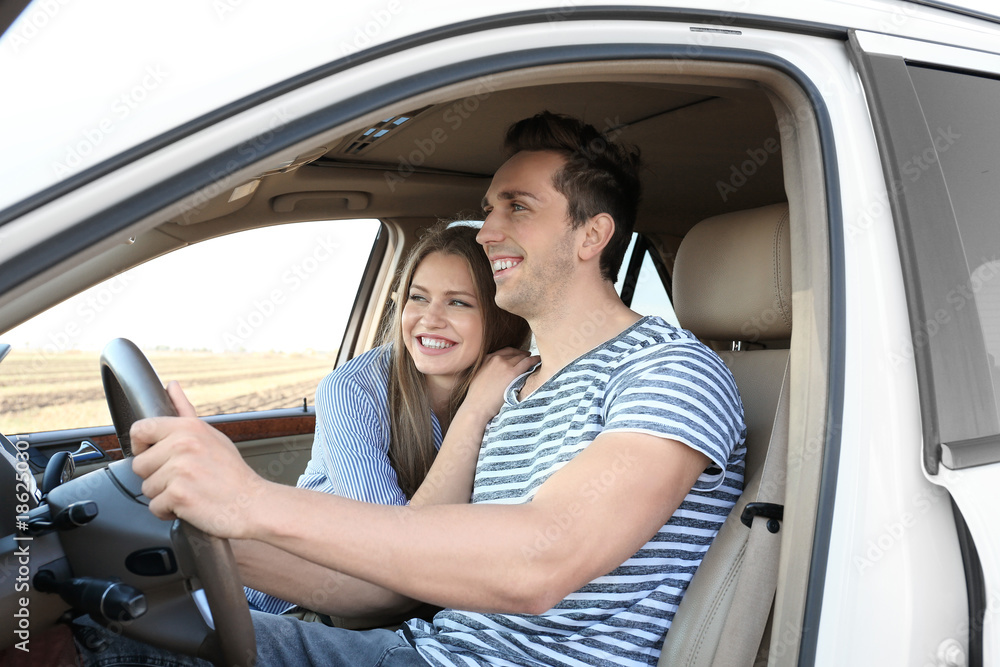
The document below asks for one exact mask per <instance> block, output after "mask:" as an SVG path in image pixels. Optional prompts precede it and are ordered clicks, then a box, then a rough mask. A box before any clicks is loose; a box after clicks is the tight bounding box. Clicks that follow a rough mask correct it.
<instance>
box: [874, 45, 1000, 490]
mask: <svg viewBox="0 0 1000 667" xmlns="http://www.w3.org/2000/svg"><path fill="white" fill-rule="evenodd" d="M861 62H862V63H863V65H864V67H865V76H866V77H867V78H868V82H869V83H868V85H870V86H871V91H872V99H873V102H874V104H875V110H876V112H877V115H876V119H877V124H876V130H877V134H878V138H879V141H880V144H881V146H882V149H883V152H884V154H885V156H886V176H887V180H888V185H889V196H890V201H891V203H892V208H893V214H894V216H893V217H894V220H895V224H896V232H897V238H898V241H899V249H900V255H901V259H902V267H903V272H904V286H905V289H906V299H907V308H908V310H909V313H910V328H911V331H910V334H911V335H910V340H909V341H906V343H905V344H901V345H900V348H899V351H898V352H897V353H896V354H894V355H893V358H892V359H890V360H889V362H890V364H891V365H892V366H893V367H895V366H898V365H900V364H901V363H905V362H908V361H909V360H911V359H912V361H913V363H914V365H915V367H916V371H917V381H918V386H919V390H920V403H921V419H922V421H923V431H924V463H925V466H926V468H927V470H928V471H929V472H930V473H931V474H937V471H938V466H939V465H944V466H945V467H948V468H951V469H962V468H968V467H972V466H977V465H983V464H986V463H992V462H996V461H1000V446H998V443H1000V437H998V436H1000V383H998V379H1000V368H998V366H997V360H998V356H997V355H998V353H1000V280H998V279H997V276H998V275H1000V226H998V221H997V213H996V212H997V211H998V210H1000V182H998V181H997V173H998V172H997V168H996V166H997V161H998V159H1000V133H998V132H997V129H996V128H997V125H996V118H997V114H998V113H1000V80H998V79H996V78H990V77H989V76H983V75H975V74H971V73H968V72H962V71H956V70H949V69H944V68H941V67H931V66H927V65H923V64H919V63H915V62H908V61H906V60H904V59H902V58H899V57H896V56H886V55H877V54H870V55H865V56H864V57H863V58H862V60H861ZM956 100H961V103H960V104H956V102H955V101H956Z"/></svg>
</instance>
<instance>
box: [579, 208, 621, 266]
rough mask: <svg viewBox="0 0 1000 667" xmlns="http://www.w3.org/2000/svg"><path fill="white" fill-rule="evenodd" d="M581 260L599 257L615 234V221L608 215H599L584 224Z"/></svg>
mask: <svg viewBox="0 0 1000 667" xmlns="http://www.w3.org/2000/svg"><path fill="white" fill-rule="evenodd" d="M584 227H585V232H584V236H583V243H582V244H581V245H580V259H582V260H584V261H587V260H589V259H593V258H594V257H599V256H600V254H601V252H603V251H604V248H605V246H607V245H608V243H609V242H610V241H611V237H612V236H613V235H614V233H615V220H614V218H612V217H611V216H610V215H609V214H607V213H598V214H597V215H595V216H594V217H592V218H591V219H590V220H587V222H586V223H584Z"/></svg>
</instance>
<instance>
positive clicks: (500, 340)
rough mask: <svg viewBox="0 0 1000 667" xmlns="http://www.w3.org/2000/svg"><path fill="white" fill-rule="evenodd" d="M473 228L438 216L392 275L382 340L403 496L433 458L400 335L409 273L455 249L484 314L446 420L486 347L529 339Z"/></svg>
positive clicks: (418, 383) (417, 377)
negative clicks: (505, 306) (499, 296)
mask: <svg viewBox="0 0 1000 667" xmlns="http://www.w3.org/2000/svg"><path fill="white" fill-rule="evenodd" d="M477 232H478V230H477V229H476V228H474V227H470V226H468V225H460V224H451V225H450V226H449V223H447V222H441V223H438V224H437V225H435V226H433V227H431V228H430V229H429V230H428V231H427V232H426V233H425V234H424V235H423V236H421V237H420V239H419V240H418V241H417V243H416V245H415V246H414V247H413V249H412V250H411V251H410V254H409V256H408V257H407V259H406V263H405V264H404V265H403V268H402V270H401V271H400V273H399V276H398V278H397V281H396V299H395V305H394V307H393V310H392V312H391V314H390V317H389V318H387V322H388V331H387V332H386V336H385V337H384V339H385V340H388V341H390V342H391V343H392V353H391V358H390V362H389V461H390V462H391V463H392V467H393V468H394V469H395V470H396V476H397V478H398V481H399V487H400V488H401V489H402V490H403V493H405V494H406V497H407V498H410V497H412V496H413V494H414V492H416V490H417V488H418V487H419V486H420V484H421V482H423V481H424V477H426V476H427V471H428V470H429V469H430V467H431V463H433V461H434V457H435V455H436V454H437V449H436V448H435V446H434V437H433V430H432V425H431V403H430V399H429V398H428V396H427V388H426V385H425V383H424V376H423V374H422V373H421V372H420V371H418V370H417V367H416V366H415V365H414V363H413V359H412V358H411V357H410V354H409V352H408V351H407V348H406V344H405V342H404V340H403V327H402V313H403V306H404V305H405V304H406V299H407V296H408V294H409V291H410V285H411V283H412V282H413V274H414V273H415V272H416V270H417V267H418V266H419V265H420V263H421V262H422V261H423V260H424V258H426V257H427V256H428V255H430V254H431V253H435V252H440V253H444V254H447V255H455V256H458V257H461V258H463V259H464V260H465V262H466V264H467V265H468V267H469V273H470V274H471V276H472V285H473V288H474V290H475V292H476V300H477V302H478V303H479V309H480V312H481V313H482V319H483V346H482V348H481V349H480V350H479V354H478V355H477V357H476V360H475V362H474V363H473V364H472V366H470V367H469V368H468V370H466V371H465V372H464V373H463V374H462V376H461V379H460V380H459V382H458V384H457V385H456V386H455V389H454V391H453V392H452V394H451V400H450V401H449V405H448V414H447V418H446V420H444V423H445V424H450V423H451V419H452V417H454V416H455V412H456V411H457V410H458V407H459V406H460V405H461V403H462V401H463V400H464V399H465V394H466V392H468V390H469V384H470V383H471V382H472V378H473V377H474V376H475V374H476V371H478V370H479V368H480V366H482V363H483V360H484V359H485V358H486V355H487V354H489V353H490V352H494V351H496V350H499V349H501V348H504V347H522V346H524V345H525V344H526V343H527V341H528V336H529V333H530V330H529V328H528V323H527V322H525V321H524V319H522V318H520V317H518V316H517V315H512V314H511V313H508V312H507V311H505V310H502V309H500V308H499V307H498V306H497V305H496V301H495V296H496V285H495V283H494V282H493V270H492V269H491V267H490V263H489V259H487V257H486V253H485V252H484V251H483V248H482V246H480V245H479V244H478V243H477V242H476V233H477Z"/></svg>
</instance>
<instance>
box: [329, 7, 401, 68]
mask: <svg viewBox="0 0 1000 667" xmlns="http://www.w3.org/2000/svg"><path fill="white" fill-rule="evenodd" d="M402 9H403V6H402V4H401V3H400V2H399V0H389V2H387V3H386V5H385V7H383V8H381V9H373V10H372V11H371V12H370V13H369V14H368V18H367V20H366V21H365V22H364V23H362V24H361V25H357V26H354V38H353V39H352V40H351V41H350V42H349V43H348V42H344V43H342V44H341V45H340V53H341V55H345V56H350V55H354V54H355V53H357V52H358V51H361V50H362V49H366V48H368V47H369V46H371V45H372V44H374V43H375V38H376V37H378V36H379V35H380V34H381V33H382V31H383V30H385V29H386V28H387V27H388V26H389V24H390V23H392V20H393V19H394V18H395V17H396V15H397V14H399V12H400V11H402Z"/></svg>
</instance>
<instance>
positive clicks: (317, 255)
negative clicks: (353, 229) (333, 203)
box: [222, 235, 340, 352]
mask: <svg viewBox="0 0 1000 667" xmlns="http://www.w3.org/2000/svg"><path fill="white" fill-rule="evenodd" d="M339 250H340V243H339V242H338V241H335V240H333V238H332V237H331V236H330V235H327V236H326V237H325V238H324V237H317V238H316V243H315V245H314V246H313V248H312V250H310V251H309V252H307V253H306V254H305V255H304V256H302V257H300V258H299V259H297V260H296V261H295V262H293V263H292V264H291V266H289V267H288V268H287V269H286V270H285V271H284V272H282V274H281V284H282V286H281V287H275V288H273V289H272V290H271V291H270V292H268V293H267V294H265V295H263V296H262V297H259V298H257V299H254V302H253V306H252V307H251V309H250V312H249V313H247V314H246V315H244V316H243V317H241V318H240V319H239V320H238V321H237V323H236V325H235V327H234V328H233V329H232V330H230V331H226V332H225V333H223V335H222V340H223V342H224V343H225V346H226V348H227V349H228V350H230V351H233V352H238V351H240V350H242V349H243V346H244V344H245V343H246V342H247V341H248V340H250V339H251V338H252V337H253V336H254V334H255V333H256V332H257V331H258V330H259V329H260V328H261V327H263V326H264V324H265V323H266V322H268V321H269V320H270V319H271V318H272V317H274V315H275V314H276V313H277V312H278V311H279V310H280V308H281V306H282V305H284V304H285V303H287V301H288V298H289V296H290V295H291V294H293V293H295V292H296V291H298V290H299V288H301V287H302V285H304V284H305V282H306V281H307V280H309V279H310V278H311V277H312V276H314V275H315V274H316V273H317V272H318V271H319V270H320V268H321V267H322V266H323V265H324V264H325V263H326V262H329V261H330V260H331V259H333V258H334V257H336V256H337V253H338V252H339Z"/></svg>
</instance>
